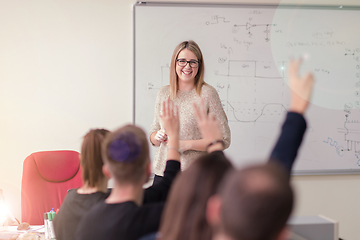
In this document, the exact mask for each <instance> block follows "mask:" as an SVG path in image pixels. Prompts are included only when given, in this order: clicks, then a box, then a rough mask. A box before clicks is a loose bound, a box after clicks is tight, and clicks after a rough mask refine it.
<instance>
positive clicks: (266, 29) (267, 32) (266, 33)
mask: <svg viewBox="0 0 360 240" xmlns="http://www.w3.org/2000/svg"><path fill="white" fill-rule="evenodd" d="M251 20H252V18H250V19H249V22H246V23H245V24H243V25H241V24H234V26H233V29H232V32H233V33H238V32H239V31H240V29H242V28H244V29H245V30H246V32H247V35H248V36H249V38H251V37H252V36H253V33H252V29H253V28H262V29H263V32H264V40H265V41H266V42H268V41H270V28H271V27H272V26H276V24H269V23H266V24H252V23H251V22H250V21H251Z"/></svg>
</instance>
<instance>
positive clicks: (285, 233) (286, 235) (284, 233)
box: [277, 226, 290, 240]
mask: <svg viewBox="0 0 360 240" xmlns="http://www.w3.org/2000/svg"><path fill="white" fill-rule="evenodd" d="M287 239H290V231H289V229H288V228H287V227H286V226H285V227H284V228H283V229H282V230H281V232H280V233H279V236H278V238H277V240H287Z"/></svg>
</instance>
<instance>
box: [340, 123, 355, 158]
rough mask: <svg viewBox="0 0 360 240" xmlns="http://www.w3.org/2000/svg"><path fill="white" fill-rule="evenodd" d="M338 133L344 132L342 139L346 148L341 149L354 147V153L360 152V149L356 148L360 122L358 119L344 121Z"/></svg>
mask: <svg viewBox="0 0 360 240" xmlns="http://www.w3.org/2000/svg"><path fill="white" fill-rule="evenodd" d="M340 130H341V131H339V132H340V133H344V140H345V142H346V144H347V148H346V149H343V150H342V151H352V150H353V148H354V151H355V153H360V151H359V150H360V149H359V150H356V149H357V145H358V144H360V122H359V121H348V119H347V117H346V121H345V122H344V128H343V129H340Z"/></svg>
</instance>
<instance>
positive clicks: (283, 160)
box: [270, 112, 306, 175]
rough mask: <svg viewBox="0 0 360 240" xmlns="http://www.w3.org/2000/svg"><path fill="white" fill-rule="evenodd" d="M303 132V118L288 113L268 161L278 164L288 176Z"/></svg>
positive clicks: (304, 124)
mask: <svg viewBox="0 0 360 240" xmlns="http://www.w3.org/2000/svg"><path fill="white" fill-rule="evenodd" d="M305 130H306V121H305V119H304V117H303V116H302V115H301V114H299V113H295V112H289V113H288V114H287V116H286V120H285V122H284V124H283V126H282V129H281V134H280V137H279V139H278V141H277V143H276V145H275V147H274V149H273V151H272V153H271V156H270V161H277V162H279V163H280V164H281V165H283V166H284V167H285V169H286V171H287V172H288V173H289V175H290V173H291V169H292V166H293V163H294V161H295V158H296V155H297V151H298V149H299V147H300V144H301V142H302V139H303V136H304V133H305Z"/></svg>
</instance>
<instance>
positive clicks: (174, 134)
mask: <svg viewBox="0 0 360 240" xmlns="http://www.w3.org/2000/svg"><path fill="white" fill-rule="evenodd" d="M160 119H161V122H162V126H163V127H164V130H165V132H166V135H167V137H168V138H169V139H170V138H176V139H178V138H179V128H180V125H179V110H178V107H177V106H174V103H173V102H172V101H170V100H167V101H164V102H163V110H162V115H161V116H160ZM169 139H168V140H169Z"/></svg>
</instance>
